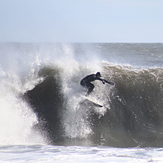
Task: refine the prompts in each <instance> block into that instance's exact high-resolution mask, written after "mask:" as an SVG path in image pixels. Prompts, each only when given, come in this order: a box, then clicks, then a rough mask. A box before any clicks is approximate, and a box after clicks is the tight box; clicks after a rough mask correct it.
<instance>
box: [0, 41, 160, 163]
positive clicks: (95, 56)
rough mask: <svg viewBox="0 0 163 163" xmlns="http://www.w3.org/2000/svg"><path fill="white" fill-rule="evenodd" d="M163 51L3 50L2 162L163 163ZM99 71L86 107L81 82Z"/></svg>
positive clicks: (34, 46)
mask: <svg viewBox="0 0 163 163" xmlns="http://www.w3.org/2000/svg"><path fill="white" fill-rule="evenodd" d="M162 52H163V44H161V43H157V44H154V43H151V44H141V43H140V44H136V43H132V44H129V43H0V57H1V60H0V79H1V80H0V88H1V91H0V112H1V114H0V162H33V163H35V162H77V161H78V162H138V161H139V162H162V161H163V157H162V155H163V113H162V109H163V107H162V106H163V84H162V83H163V78H162V72H163V71H162V70H163V67H162V66H163V53H162ZM98 71H100V72H101V74H102V78H104V79H106V80H108V81H111V82H114V83H115V85H114V86H111V85H108V84H102V83H101V82H100V81H95V82H94V84H95V89H94V91H93V92H92V94H91V95H90V98H91V99H92V100H94V101H96V102H97V103H100V104H102V105H103V106H104V107H102V108H98V107H96V106H94V105H92V104H91V103H88V102H85V100H84V99H85V93H86V91H87V90H85V89H84V88H83V87H81V86H80V80H81V79H82V78H83V77H85V76H86V75H88V74H92V73H96V72H98Z"/></svg>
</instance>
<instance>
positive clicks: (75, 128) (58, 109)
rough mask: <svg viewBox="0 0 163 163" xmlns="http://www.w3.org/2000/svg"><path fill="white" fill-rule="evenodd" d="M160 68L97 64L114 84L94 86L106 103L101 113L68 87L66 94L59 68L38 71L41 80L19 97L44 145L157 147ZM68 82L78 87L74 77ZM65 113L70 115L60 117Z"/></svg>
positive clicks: (162, 124) (161, 133)
mask: <svg viewBox="0 0 163 163" xmlns="http://www.w3.org/2000/svg"><path fill="white" fill-rule="evenodd" d="M162 71H163V69H162V68H141V69H139V68H137V69H136V68H133V67H130V66H120V65H110V64H109V63H107V62H105V63H103V65H102V74H103V76H104V77H105V78H106V79H107V80H110V81H113V82H114V83H115V87H110V86H107V85H106V86H105V88H103V87H102V86H101V85H100V84H99V85H97V90H98V91H101V92H100V93H101V97H102V99H103V103H105V104H106V105H107V106H108V107H107V109H106V110H105V111H103V112H102V111H101V112H100V111H99V112H98V109H100V108H94V106H91V105H89V104H87V103H84V102H82V101H81V99H80V98H79V93H74V92H75V91H73V90H72V91H71V92H69V95H66V93H65V92H66V91H68V90H66V91H63V89H64V86H63V81H62V80H63V78H62V77H61V76H62V75H61V74H62V70H61V69H58V68H54V67H43V68H42V69H40V71H39V76H42V77H44V81H43V82H42V83H40V84H38V85H36V86H35V88H34V89H32V90H29V91H27V92H26V93H25V94H24V98H25V99H26V101H28V103H30V105H31V106H32V108H33V110H34V112H35V113H36V114H37V116H38V118H39V123H38V124H37V125H36V126H35V127H36V128H37V129H38V130H41V131H43V132H44V134H45V136H46V137H47V138H48V139H49V143H50V144H71V145H72V144H73V145H78V144H80V145H92V144H93V145H107V146H116V147H133V146H153V147H163V113H162V112H163V84H162V83H163V78H162ZM71 80H73V82H74V83H75V84H76V85H79V83H78V81H80V79H78V78H76V77H75V76H74V77H73V78H72V79H71ZM67 84H68V83H67ZM75 84H74V88H73V89H76V88H75ZM72 86H73V85H72ZM104 89H105V90H104ZM97 90H96V91H97ZM79 91H80V90H79ZM102 91H103V93H102ZM70 93H71V94H72V95H71V96H70ZM94 96H95V98H96V93H95V95H94ZM71 98H73V99H71ZM73 100H74V101H73ZM77 100H79V102H78V101H77ZM70 102H72V103H71V104H72V105H73V106H74V107H73V108H71V107H69V106H70V105H68V104H69V103H70ZM84 109H85V110H84ZM69 115H70V118H71V119H67V120H66V118H67V117H68V116H69ZM73 118H74V119H73ZM72 119H73V120H72ZM66 123H67V124H66ZM82 126H83V129H82ZM79 130H80V131H79Z"/></svg>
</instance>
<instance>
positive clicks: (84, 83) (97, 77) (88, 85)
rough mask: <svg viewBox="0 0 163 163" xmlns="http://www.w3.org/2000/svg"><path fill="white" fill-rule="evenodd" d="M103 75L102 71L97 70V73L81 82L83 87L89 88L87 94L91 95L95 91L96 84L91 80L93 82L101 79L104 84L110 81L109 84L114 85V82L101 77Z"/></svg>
mask: <svg viewBox="0 0 163 163" xmlns="http://www.w3.org/2000/svg"><path fill="white" fill-rule="evenodd" d="M101 77H102V76H101V74H100V72H97V73H96V74H91V75H88V76H86V77H85V78H83V79H82V80H81V82H80V84H81V85H82V86H83V87H86V88H88V91H87V95H89V94H90V93H91V92H92V91H93V89H94V87H95V86H94V85H93V84H92V83H91V82H93V81H95V80H100V81H102V83H103V84H105V83H108V84H111V85H114V83H112V82H108V81H107V80H105V79H101Z"/></svg>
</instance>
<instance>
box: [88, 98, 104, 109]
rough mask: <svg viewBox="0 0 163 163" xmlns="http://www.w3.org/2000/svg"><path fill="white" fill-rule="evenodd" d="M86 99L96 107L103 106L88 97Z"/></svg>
mask: <svg viewBox="0 0 163 163" xmlns="http://www.w3.org/2000/svg"><path fill="white" fill-rule="evenodd" d="M85 100H86V101H88V102H89V103H90V104H93V105H94V106H96V107H100V108H101V107H103V106H102V105H101V104H98V103H96V102H94V101H92V100H90V99H88V98H86V99H85Z"/></svg>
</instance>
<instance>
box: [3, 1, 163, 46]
mask: <svg viewBox="0 0 163 163" xmlns="http://www.w3.org/2000/svg"><path fill="white" fill-rule="evenodd" d="M0 42H107V43H110V42H114V43H116V42H125V43H126V42H129V43H130V42H131V43H137V42H138V43H149V42H150V43H155V42H157V43H163V0H0Z"/></svg>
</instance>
